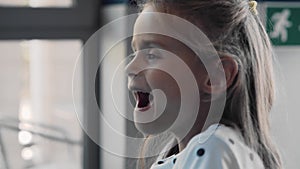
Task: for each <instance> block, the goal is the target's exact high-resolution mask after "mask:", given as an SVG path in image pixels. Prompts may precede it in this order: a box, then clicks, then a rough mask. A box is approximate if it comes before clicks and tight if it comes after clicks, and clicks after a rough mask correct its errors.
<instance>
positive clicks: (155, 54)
mask: <svg viewBox="0 0 300 169" xmlns="http://www.w3.org/2000/svg"><path fill="white" fill-rule="evenodd" d="M159 50H160V49H155V48H150V49H146V50H142V51H135V52H133V53H131V54H130V55H128V60H129V62H131V61H132V60H133V59H134V58H136V57H137V56H139V57H143V58H144V59H145V60H146V61H149V62H153V61H154V60H156V59H160V58H161V57H162V56H161V54H160V52H159Z"/></svg>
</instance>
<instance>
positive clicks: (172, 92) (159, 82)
mask: <svg viewBox="0 0 300 169" xmlns="http://www.w3.org/2000/svg"><path fill="white" fill-rule="evenodd" d="M145 77H146V81H147V83H148V85H149V87H150V88H151V90H154V89H159V90H162V91H163V92H164V93H165V95H166V97H167V98H169V99H171V98H173V99H175V98H180V89H179V86H178V83H177V81H176V79H174V78H173V77H172V76H171V75H170V74H168V73H167V72H164V71H161V70H149V71H147V72H146V74H145Z"/></svg>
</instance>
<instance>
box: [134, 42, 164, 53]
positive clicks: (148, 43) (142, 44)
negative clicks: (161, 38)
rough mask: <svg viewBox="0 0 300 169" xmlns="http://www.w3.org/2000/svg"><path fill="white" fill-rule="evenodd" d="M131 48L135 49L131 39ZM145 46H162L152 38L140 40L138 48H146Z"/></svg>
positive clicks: (162, 46)
mask: <svg viewBox="0 0 300 169" xmlns="http://www.w3.org/2000/svg"><path fill="white" fill-rule="evenodd" d="M131 48H132V50H133V51H136V47H135V42H134V40H132V41H131ZM147 48H161V49H162V48H164V45H162V44H161V43H160V42H154V41H153V40H142V41H141V46H140V49H139V50H141V49H147Z"/></svg>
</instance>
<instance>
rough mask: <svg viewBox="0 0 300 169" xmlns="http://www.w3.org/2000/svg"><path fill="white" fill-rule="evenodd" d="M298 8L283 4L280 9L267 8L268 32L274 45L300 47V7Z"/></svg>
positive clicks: (277, 7)
mask: <svg viewBox="0 0 300 169" xmlns="http://www.w3.org/2000/svg"><path fill="white" fill-rule="evenodd" d="M297 6H298V5H297ZM297 6H290V5H289V6H285V5H284V3H283V4H282V5H281V6H280V7H279V6H276V7H267V11H266V12H267V32H268V34H269V37H270V39H271V41H272V43H273V45H278V46H289V45H291V46H292V45H300V5H299V6H298V7H297Z"/></svg>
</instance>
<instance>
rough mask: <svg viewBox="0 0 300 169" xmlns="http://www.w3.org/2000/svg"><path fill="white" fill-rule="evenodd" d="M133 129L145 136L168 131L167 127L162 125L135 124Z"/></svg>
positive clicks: (151, 123)
mask: <svg viewBox="0 0 300 169" xmlns="http://www.w3.org/2000/svg"><path fill="white" fill-rule="evenodd" d="M135 127H136V128H137V129H138V130H139V131H140V132H141V133H143V134H145V135H158V134H160V133H163V132H166V131H168V129H169V127H167V126H164V125H162V124H156V123H153V122H150V123H135Z"/></svg>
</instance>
